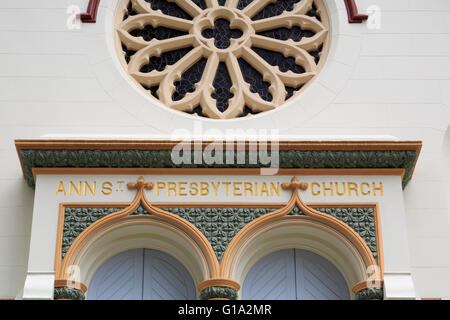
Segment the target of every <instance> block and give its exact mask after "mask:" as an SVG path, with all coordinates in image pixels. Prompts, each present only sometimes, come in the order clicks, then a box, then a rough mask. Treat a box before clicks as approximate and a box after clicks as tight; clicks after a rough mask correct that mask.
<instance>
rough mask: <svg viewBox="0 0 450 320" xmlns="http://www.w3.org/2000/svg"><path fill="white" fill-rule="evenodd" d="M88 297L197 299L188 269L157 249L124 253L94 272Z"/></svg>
mask: <svg viewBox="0 0 450 320" xmlns="http://www.w3.org/2000/svg"><path fill="white" fill-rule="evenodd" d="M87 298H88V299H89V300H142V299H144V300H195V299H196V288H195V285H194V281H193V280H192V277H191V275H190V274H189V272H188V271H187V270H186V268H185V267H184V266H183V265H182V264H181V263H180V262H179V261H178V260H176V259H175V258H173V257H172V256H170V255H168V254H166V253H164V252H161V251H157V250H149V249H136V250H130V251H126V252H122V253H120V254H118V255H116V256H114V257H112V258H111V259H109V260H108V261H106V262H105V263H104V264H103V265H102V266H101V267H100V268H99V269H98V270H97V272H96V273H95V275H94V277H93V279H92V281H91V283H90V285H89V290H88V292H87Z"/></svg>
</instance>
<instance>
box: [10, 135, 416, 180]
mask: <svg viewBox="0 0 450 320" xmlns="http://www.w3.org/2000/svg"><path fill="white" fill-rule="evenodd" d="M177 143H179V142H177V141H123V140H122V141H119V140H118V141H113V140H92V141H79V140H16V148H17V152H18V154H19V158H20V161H21V165H22V170H23V174H24V177H25V179H26V180H27V182H28V184H29V185H30V186H34V177H33V172H32V171H33V168H236V167H239V168H260V167H264V165H262V164H259V163H258V164H248V163H249V161H246V163H247V164H239V165H236V164H213V165H207V164H200V165H198V164H191V165H187V164H184V165H175V164H174V163H173V162H172V160H171V154H170V150H172V148H173V147H174V146H175V145H177ZM207 145H208V142H203V147H206V146H207ZM421 146H422V143H421V142H418V141H411V142H399V141H393V142H386V141H385V142H380V141H370V142H360V141H347V142H342V141H313V142H301V141H281V142H280V143H279V150H280V152H279V165H280V168H282V169H283V168H285V169H288V168H299V169H301V168H308V169H314V168H316V169H325V168H327V169H358V168H359V169H361V168H373V169H375V168H376V169H381V168H397V169H398V168H401V169H404V170H405V174H404V176H403V186H406V184H407V183H408V182H409V180H410V179H411V176H412V173H413V170H414V167H415V164H416V161H417V158H418V156H419V153H420V149H421ZM235 148H236V146H235ZM246 149H248V144H246ZM246 152H247V155H246V156H247V157H248V151H246ZM192 156H193V152H192ZM235 156H236V157H237V155H235ZM235 163H237V162H235Z"/></svg>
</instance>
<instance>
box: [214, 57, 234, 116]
mask: <svg viewBox="0 0 450 320" xmlns="http://www.w3.org/2000/svg"><path fill="white" fill-rule="evenodd" d="M232 85H233V83H232V82H231V78H230V75H229V74H228V70H227V66H226V64H225V63H224V62H221V63H219V67H218V68H217V72H216V77H215V78H214V82H213V86H214V90H215V92H214V93H213V95H212V97H213V98H214V99H216V107H217V109H219V111H220V112H224V111H225V110H227V108H228V100H229V99H231V98H233V94H232V93H231V91H230V89H231V86H232Z"/></svg>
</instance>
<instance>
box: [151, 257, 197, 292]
mask: <svg viewBox="0 0 450 320" xmlns="http://www.w3.org/2000/svg"><path fill="white" fill-rule="evenodd" d="M143 299H144V300H195V299H196V292H195V285H194V282H193V280H192V277H191V275H190V274H189V272H188V271H187V270H186V268H185V267H184V266H183V265H182V264H181V263H180V262H179V261H178V260H176V259H175V258H173V257H171V256H170V255H168V254H166V253H164V252H161V251H156V250H148V249H145V255H144V296H143Z"/></svg>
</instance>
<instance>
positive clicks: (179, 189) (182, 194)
mask: <svg viewBox="0 0 450 320" xmlns="http://www.w3.org/2000/svg"><path fill="white" fill-rule="evenodd" d="M186 184H187V182H185V181H180V182H178V195H179V196H181V197H186V196H187V193H183V192H184V191H186V186H182V185H186Z"/></svg>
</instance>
